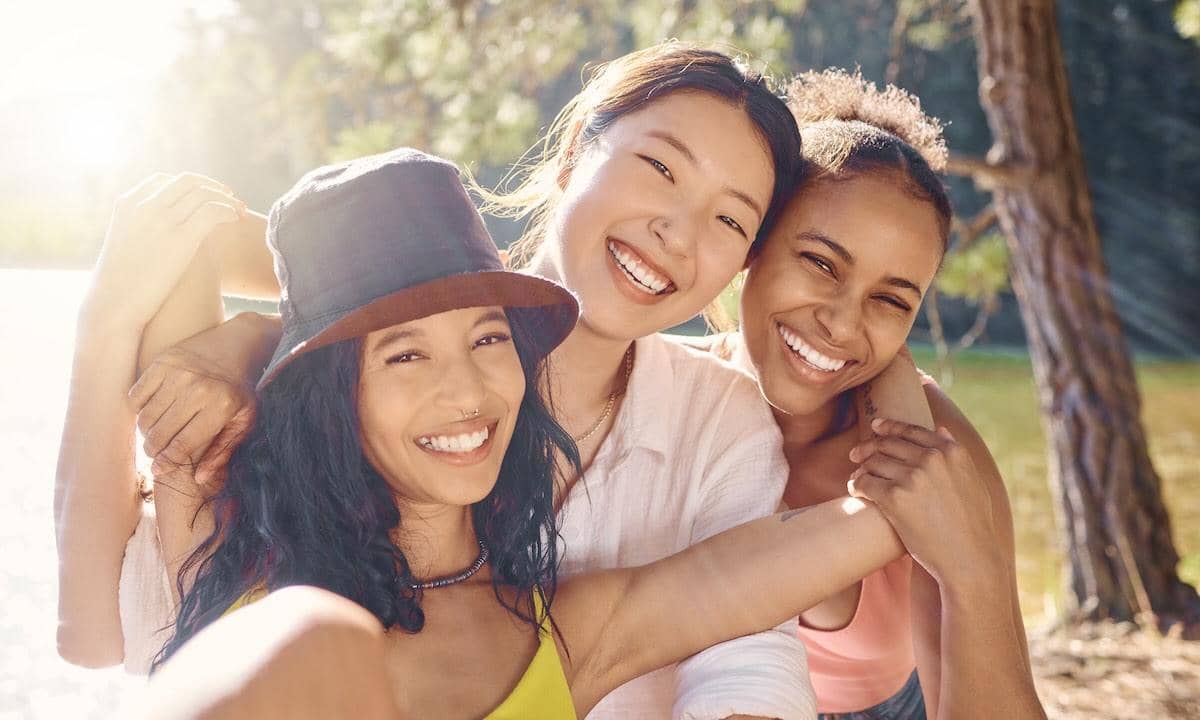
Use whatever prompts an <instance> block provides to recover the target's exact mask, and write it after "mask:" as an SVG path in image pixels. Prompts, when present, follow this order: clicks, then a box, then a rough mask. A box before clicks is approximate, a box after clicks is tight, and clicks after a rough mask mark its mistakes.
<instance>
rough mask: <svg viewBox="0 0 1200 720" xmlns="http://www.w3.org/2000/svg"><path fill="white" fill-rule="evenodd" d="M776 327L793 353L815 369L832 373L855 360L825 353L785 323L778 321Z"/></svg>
mask: <svg viewBox="0 0 1200 720" xmlns="http://www.w3.org/2000/svg"><path fill="white" fill-rule="evenodd" d="M776 327H777V328H778V329H779V336H780V337H782V338H783V342H784V344H785V345H787V347H788V348H789V349H790V350H791V351H792V354H793V355H795V356H796V357H798V358H799V359H801V360H803V361H804V363H805V364H807V365H809V366H811V367H812V368H813V369H815V370H818V371H820V372H822V373H828V374H830V375H832V374H833V373H836V372H837V371H839V370H841V369H842V368H844V367H846V366H847V365H850V364H852V363H853V362H854V361H853V360H839V359H837V358H832V357H829V356H828V355H825V354H824V353H822V352H820V351H818V350H817V349H816V348H814V347H813V346H812V345H809V344H808V343H806V342H804V340H802V339H801V338H800V336H799V335H798V334H797V333H795V332H794V331H792V330H791V329H790V328H788V327H787V326H786V325H784V324H783V323H776Z"/></svg>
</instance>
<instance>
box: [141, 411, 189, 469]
mask: <svg viewBox="0 0 1200 720" xmlns="http://www.w3.org/2000/svg"><path fill="white" fill-rule="evenodd" d="M199 414H200V410H198V409H196V408H195V407H193V406H190V405H189V404H187V403H184V402H172V403H171V406H170V407H169V408H167V410H166V412H164V413H163V414H162V417H160V418H159V419H158V420H157V421H156V422H155V423H154V425H153V426H151V427H150V429H149V430H147V431H146V432H145V433H144V434H145V442H143V443H142V449H143V450H144V451H145V452H146V455H147V456H149V457H152V458H155V459H157V458H158V456H159V455H160V454H161V453H162V451H163V450H166V449H167V446H168V445H170V444H171V442H172V441H173V440H174V439H175V436H177V435H179V433H180V432H182V431H183V429H184V428H185V427H187V424H188V423H190V422H191V421H192V419H193V418H195V417H196V416H197V415H199Z"/></svg>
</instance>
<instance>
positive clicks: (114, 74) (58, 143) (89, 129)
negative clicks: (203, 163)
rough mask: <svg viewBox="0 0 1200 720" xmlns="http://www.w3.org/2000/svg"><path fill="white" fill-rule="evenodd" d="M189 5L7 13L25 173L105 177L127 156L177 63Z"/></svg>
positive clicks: (129, 3)
mask: <svg viewBox="0 0 1200 720" xmlns="http://www.w3.org/2000/svg"><path fill="white" fill-rule="evenodd" d="M185 6H186V3H185V2H184V0H110V2H106V3H95V2H43V3H20V4H19V6H18V7H17V8H15V9H12V10H7V11H6V12H5V22H4V23H3V24H2V25H0V67H3V68H4V71H3V74H0V98H3V100H4V104H5V106H6V113H11V114H10V117H9V120H8V122H12V123H15V124H16V128H15V130H16V133H15V134H16V135H17V136H18V138H17V139H18V141H19V146H18V147H16V148H12V150H14V153H13V154H15V155H16V156H17V158H18V162H20V160H21V159H24V160H25V161H26V163H23V164H27V167H23V168H20V167H19V168H18V170H19V172H18V174H21V172H20V171H25V172H26V173H28V174H29V175H30V176H31V177H32V178H37V177H45V176H46V175H47V174H48V173H57V174H60V176H70V175H72V174H79V173H95V172H102V171H104V170H105V169H106V168H107V167H110V166H111V165H112V164H113V163H115V162H118V161H119V160H121V159H122V158H123V157H125V156H127V155H128V154H129V153H130V151H131V149H132V143H133V142H134V141H135V137H134V136H135V134H136V133H135V125H136V124H137V123H136V120H137V119H138V118H139V117H140V116H143V115H144V114H145V113H147V112H148V108H149V101H150V99H151V97H152V93H153V90H154V85H155V83H156V82H157V80H158V79H159V77H160V76H161V74H162V72H163V71H164V70H165V69H166V68H167V66H168V65H169V64H170V63H171V61H172V60H174V58H175V54H176V52H177V46H178V41H179V37H178V30H177V25H176V23H177V22H178V19H179V16H180V13H181V11H182V9H183V8H184V7H185ZM4 142H5V141H2V140H0V144H4ZM7 142H12V140H11V139H10V140H9V141H7Z"/></svg>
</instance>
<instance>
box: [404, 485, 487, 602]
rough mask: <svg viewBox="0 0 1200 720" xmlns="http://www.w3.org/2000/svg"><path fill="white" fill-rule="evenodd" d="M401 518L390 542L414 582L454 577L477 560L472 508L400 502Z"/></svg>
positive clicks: (477, 549) (477, 544)
mask: <svg viewBox="0 0 1200 720" xmlns="http://www.w3.org/2000/svg"><path fill="white" fill-rule="evenodd" d="M400 515H401V517H403V518H404V520H403V523H402V527H403V529H397V530H396V531H395V533H396V534H395V536H394V537H393V540H394V541H395V543H396V546H397V547H399V548H400V550H401V552H403V553H404V557H405V558H406V559H407V560H408V566H409V568H410V569H411V571H412V574H413V577H414V578H415V579H416V581H417V582H423V581H426V580H433V579H435V578H440V577H445V576H447V575H455V574H457V573H460V572H462V571H463V570H464V569H466V568H467V567H468V566H470V564H471V563H473V562H475V559H476V558H477V557H479V541H478V539H477V538H476V536H475V523H474V520H473V519H472V517H471V508H470V507H469V506H467V507H464V506H460V505H425V504H418V503H405V502H403V501H401V503H400Z"/></svg>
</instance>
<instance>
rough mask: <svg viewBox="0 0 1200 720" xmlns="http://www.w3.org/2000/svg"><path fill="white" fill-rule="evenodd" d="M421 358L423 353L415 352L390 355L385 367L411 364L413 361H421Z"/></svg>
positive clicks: (409, 351) (385, 361)
mask: <svg viewBox="0 0 1200 720" xmlns="http://www.w3.org/2000/svg"><path fill="white" fill-rule="evenodd" d="M420 358H421V353H419V352H417V351H415V350H407V351H405V352H402V353H396V354H395V355H389V356H388V358H387V359H386V360H384V361H383V362H384V364H385V365H400V364H402V363H410V362H412V361H413V360H419V359H420Z"/></svg>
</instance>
